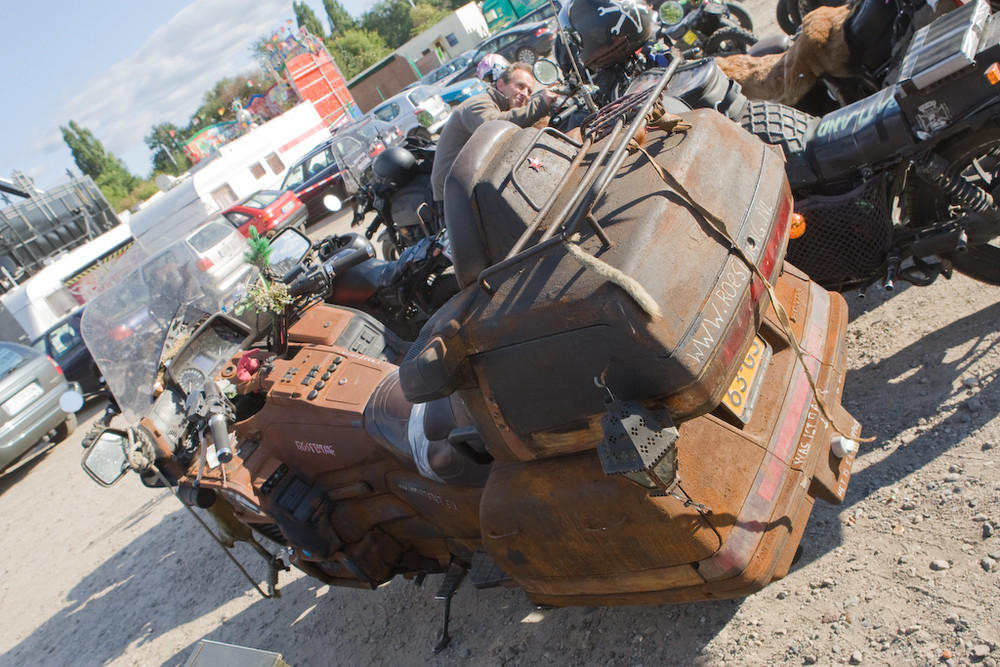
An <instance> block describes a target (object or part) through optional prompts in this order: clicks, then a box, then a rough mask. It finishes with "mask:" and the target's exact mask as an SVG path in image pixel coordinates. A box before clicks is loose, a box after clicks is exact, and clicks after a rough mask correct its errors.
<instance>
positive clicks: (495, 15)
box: [480, 0, 548, 32]
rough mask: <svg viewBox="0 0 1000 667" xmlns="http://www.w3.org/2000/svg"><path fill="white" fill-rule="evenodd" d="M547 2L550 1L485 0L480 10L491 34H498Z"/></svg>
mask: <svg viewBox="0 0 1000 667" xmlns="http://www.w3.org/2000/svg"><path fill="white" fill-rule="evenodd" d="M546 2H548V0H484V2H483V4H482V6H481V8H480V9H481V11H482V12H483V18H485V19H486V25H487V26H489V29H490V32H497V31H498V30H503V29H504V28H506V27H507V26H509V25H510V24H512V23H513V22H514V21H516V20H518V19H519V18H521V17H522V16H524V15H525V14H527V13H528V12H530V11H532V10H534V9H538V8H539V7H541V6H542V5H544V4H545V3H546Z"/></svg>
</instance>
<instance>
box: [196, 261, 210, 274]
mask: <svg viewBox="0 0 1000 667" xmlns="http://www.w3.org/2000/svg"><path fill="white" fill-rule="evenodd" d="M194 265H195V266H197V267H198V270H199V271H201V272H203V273H204V272H205V271H208V270H209V269H210V268H212V260H210V259H209V258H208V257H202V258H200V259H199V260H198V261H197V262H195V264H194Z"/></svg>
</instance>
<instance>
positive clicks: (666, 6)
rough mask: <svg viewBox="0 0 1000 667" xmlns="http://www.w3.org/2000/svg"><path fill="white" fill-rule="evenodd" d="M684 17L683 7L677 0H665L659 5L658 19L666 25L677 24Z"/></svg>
mask: <svg viewBox="0 0 1000 667" xmlns="http://www.w3.org/2000/svg"><path fill="white" fill-rule="evenodd" d="M682 18H684V8H683V7H682V6H681V3H679V2H677V0H667V1H666V2H664V3H663V4H662V5H660V20H661V21H663V22H664V23H665V24H666V25H677V24H678V23H680V22H681V19H682Z"/></svg>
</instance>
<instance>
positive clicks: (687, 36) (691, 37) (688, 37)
mask: <svg viewBox="0 0 1000 667" xmlns="http://www.w3.org/2000/svg"><path fill="white" fill-rule="evenodd" d="M682 39H683V40H684V41H685V42H686V43H687V45H688V46H691V45H692V44H694V43H695V42H697V41H698V35H696V34H694V33H693V32H691V31H690V30H688V31H687V32H686V33H684V37H683V38H682Z"/></svg>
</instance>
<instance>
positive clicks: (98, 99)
mask: <svg viewBox="0 0 1000 667" xmlns="http://www.w3.org/2000/svg"><path fill="white" fill-rule="evenodd" d="M0 2H2V4H3V5H4V6H6V7H7V8H8V10H7V11H4V12H3V21H2V22H0V62H2V69H0V71H2V78H0V81H2V82H3V84H4V88H5V90H6V91H7V92H6V94H5V95H4V98H5V99H6V100H7V101H6V102H5V103H3V104H2V105H0V122H2V124H0V177H2V178H8V179H9V178H10V177H11V173H12V172H13V171H14V170H18V171H21V172H23V173H25V174H27V175H28V176H30V177H32V178H33V179H34V180H35V186H36V187H37V188H39V189H41V190H45V189H46V188H51V187H53V186H55V185H58V184H60V183H64V182H65V181H66V180H67V179H68V177H67V175H66V169H71V170H72V171H73V173H74V175H76V176H79V175H80V171H79V169H78V168H77V166H76V163H75V162H74V161H73V156H72V154H71V153H70V151H69V148H68V147H67V146H66V143H65V142H64V141H63V138H62V133H61V132H60V131H59V127H60V126H64V127H65V126H68V125H69V121H70V120H73V121H76V123H77V124H78V125H79V126H81V127H83V128H86V129H88V130H90V131H91V132H93V133H94V136H95V137H96V138H97V139H98V140H99V141H100V142H101V143H102V144H103V145H104V149H105V150H106V151H108V152H110V153H113V154H114V155H115V156H116V157H118V158H120V159H122V160H123V161H124V162H125V164H126V166H127V167H128V169H129V171H131V172H132V173H133V174H135V175H137V176H140V177H143V178H145V177H146V176H148V175H149V172H150V168H151V164H152V162H151V161H152V154H151V153H150V151H149V149H148V148H147V147H146V144H145V142H144V141H143V138H144V137H145V136H146V135H147V134H149V131H150V129H151V128H152V127H153V126H154V125H158V124H159V123H166V122H169V123H173V124H175V125H178V126H186V125H187V122H188V120H189V119H190V117H191V116H192V115H193V114H194V112H195V111H197V110H198V108H199V107H200V106H201V104H202V98H203V96H204V93H205V92H206V91H208V90H210V89H211V88H213V87H214V86H215V84H216V83H217V82H218V81H219V80H220V79H222V78H224V77H229V76H234V75H237V74H240V73H243V72H247V71H250V70H252V69H254V68H255V67H256V65H255V63H254V61H253V59H252V57H251V55H250V45H251V44H252V43H253V42H254V41H255V40H256V39H257V38H258V37H261V36H263V35H270V34H271V33H272V32H274V31H275V30H277V29H278V28H280V27H283V26H286V23H285V22H286V20H287V19H292V20H293V21H294V18H295V14H294V12H293V11H292V0H152V1H150V0H142V1H140V2H135V1H134V0H91V1H90V2H80V1H79V0H34V1H33V2H15V0H0ZM340 2H341V4H342V5H343V6H344V8H345V9H347V11H348V12H349V13H351V14H352V15H354V16H355V17H358V16H360V15H361V14H362V13H363V12H365V11H366V10H368V9H370V8H371V6H372V5H374V2H375V0H340ZM306 4H308V5H309V6H310V7H311V8H312V10H313V12H314V13H315V14H316V16H317V17H318V18H319V19H320V21H321V22H322V23H323V25H324V26H325V27H327V29H329V25H328V21H327V19H326V10H324V8H323V2H322V0H306ZM293 25H294V24H293ZM0 205H2V204H0Z"/></svg>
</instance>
